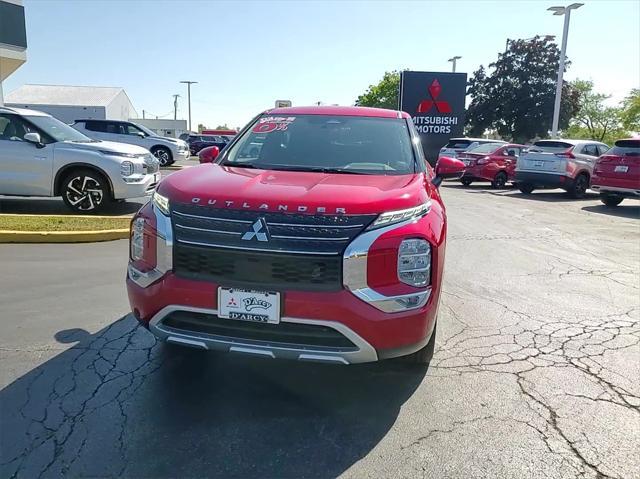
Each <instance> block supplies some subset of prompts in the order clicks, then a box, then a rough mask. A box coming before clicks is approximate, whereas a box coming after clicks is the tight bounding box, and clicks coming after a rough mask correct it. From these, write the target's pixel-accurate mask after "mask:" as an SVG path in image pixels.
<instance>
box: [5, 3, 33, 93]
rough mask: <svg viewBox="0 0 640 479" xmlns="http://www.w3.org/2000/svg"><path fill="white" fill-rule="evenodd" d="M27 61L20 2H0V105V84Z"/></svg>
mask: <svg viewBox="0 0 640 479" xmlns="http://www.w3.org/2000/svg"><path fill="white" fill-rule="evenodd" d="M26 61H27V31H26V28H25V22H24V7H23V6H22V0H0V105H2V104H3V95H2V82H3V81H4V80H5V79H6V78H8V77H9V75H11V74H12V73H13V72H14V71H16V70H17V69H18V68H19V67H20V65H22V64H23V63H24V62H26Z"/></svg>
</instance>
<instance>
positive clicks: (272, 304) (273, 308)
mask: <svg viewBox="0 0 640 479" xmlns="http://www.w3.org/2000/svg"><path fill="white" fill-rule="evenodd" d="M218 316H219V317H220V318H226V319H238V320H241V321H256V322H258V323H274V324H278V323H279V322H280V293H275V292H271V291H252V290H247V289H237V288H218Z"/></svg>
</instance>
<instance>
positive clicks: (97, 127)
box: [71, 120, 191, 166]
mask: <svg viewBox="0 0 640 479" xmlns="http://www.w3.org/2000/svg"><path fill="white" fill-rule="evenodd" d="M71 126H72V127H74V128H75V129H76V130H78V131H79V132H81V133H84V134H85V135H87V136H88V137H89V138H94V139H96V140H107V141H118V142H120V143H129V144H131V145H138V146H141V147H143V148H146V149H147V150H149V151H150V152H151V153H153V154H154V156H155V157H156V158H157V159H158V161H159V162H160V166H168V165H170V164H171V163H173V162H174V161H176V160H184V159H187V158H189V156H191V153H190V152H189V145H187V143H186V142H184V141H182V140H176V139H174V138H165V137H163V136H158V135H156V134H155V133H154V132H153V131H151V130H149V129H148V128H145V127H144V126H142V125H138V124H137V123H133V122H130V121H117V120H76V121H75V122H74V123H73V124H72V125H71Z"/></svg>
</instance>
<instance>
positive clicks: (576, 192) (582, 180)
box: [567, 173, 589, 199]
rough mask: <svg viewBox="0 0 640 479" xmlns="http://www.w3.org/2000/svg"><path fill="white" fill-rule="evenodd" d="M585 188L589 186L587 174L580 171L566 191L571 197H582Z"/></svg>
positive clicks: (585, 190)
mask: <svg viewBox="0 0 640 479" xmlns="http://www.w3.org/2000/svg"><path fill="white" fill-rule="evenodd" d="M587 188H589V176H588V175H586V174H584V173H580V174H579V175H578V176H576V179H575V180H573V184H572V185H571V187H570V188H569V189H568V190H567V193H569V196H570V197H571V198H575V199H579V198H584V195H585V193H586V192H587Z"/></svg>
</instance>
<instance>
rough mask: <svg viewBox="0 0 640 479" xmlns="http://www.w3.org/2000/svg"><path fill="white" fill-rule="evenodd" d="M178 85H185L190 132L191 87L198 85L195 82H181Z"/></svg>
mask: <svg viewBox="0 0 640 479" xmlns="http://www.w3.org/2000/svg"><path fill="white" fill-rule="evenodd" d="M180 83H186V84H187V103H188V104H189V131H192V130H191V85H193V84H194V83H198V82H197V81H191V80H183V81H181V82H180Z"/></svg>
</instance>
